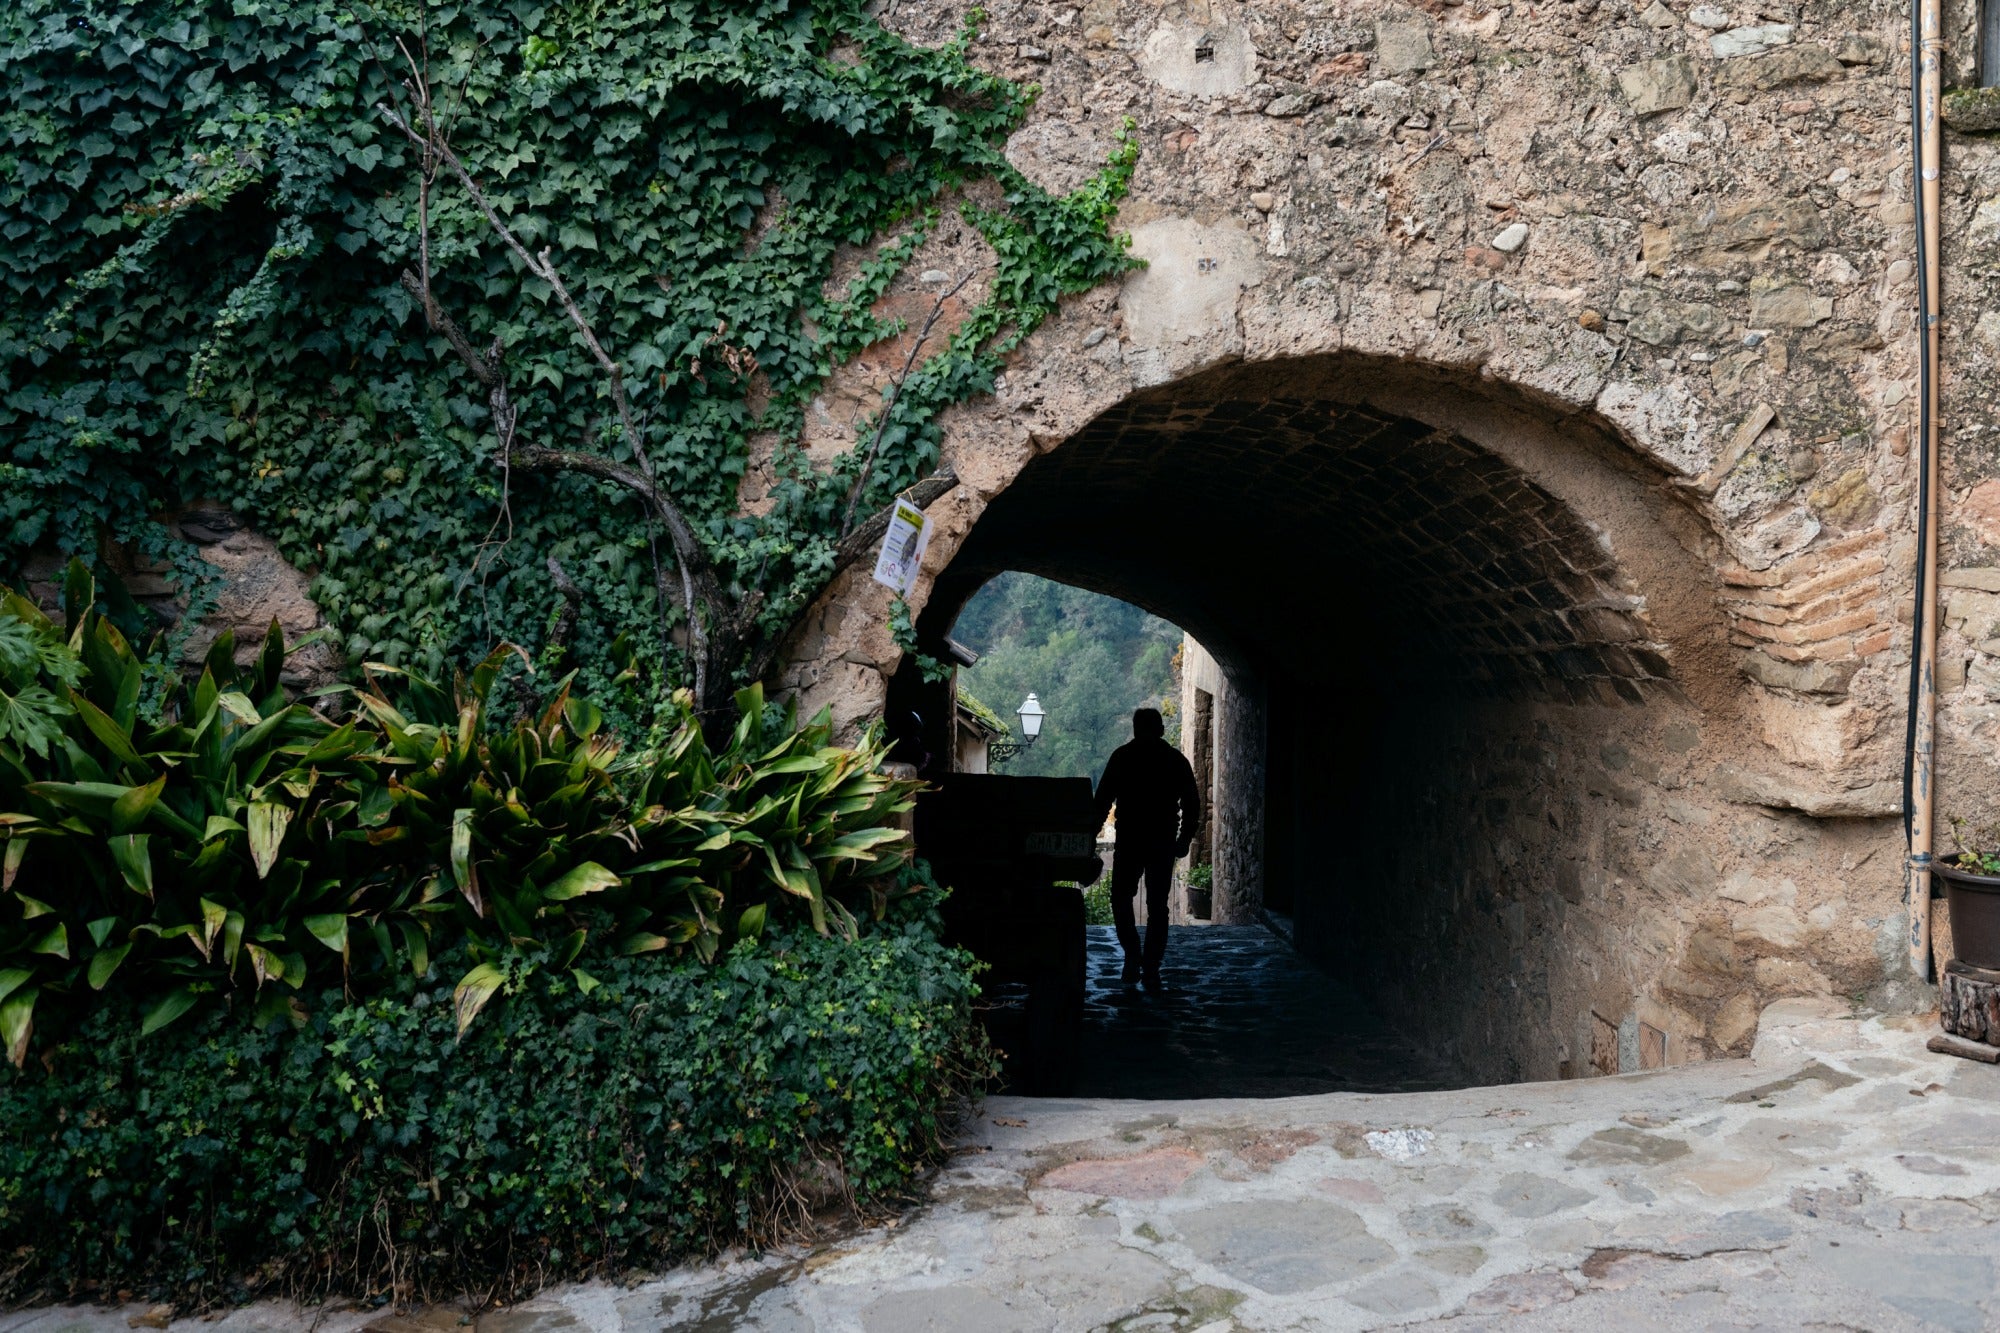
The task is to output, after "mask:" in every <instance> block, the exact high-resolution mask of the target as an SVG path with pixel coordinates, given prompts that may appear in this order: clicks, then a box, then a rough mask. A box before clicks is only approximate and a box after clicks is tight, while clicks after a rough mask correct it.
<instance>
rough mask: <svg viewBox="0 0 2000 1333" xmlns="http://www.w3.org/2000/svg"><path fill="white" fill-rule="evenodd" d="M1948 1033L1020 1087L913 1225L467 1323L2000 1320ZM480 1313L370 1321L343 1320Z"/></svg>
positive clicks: (866, 1330)
mask: <svg viewBox="0 0 2000 1333" xmlns="http://www.w3.org/2000/svg"><path fill="white" fill-rule="evenodd" d="M1927 1035H1928V1032H1927V1030H1926V1029H1925V1028H1924V1027H1923V1026H1922V1025H1919V1024H1917V1023H1915V1022H1913V1021H1909V1020H1887V1021H1885V1020H1882V1019H1867V1020H1862V1019H1855V1018H1851V1017H1847V1016H1845V1015H1844V1014H1838V1013H1834V1012H1832V1010H1831V1008H1830V1006H1828V1005H1827V1004H1826V1002H1815V1001H1786V1002H1781V1003H1780V1004H1778V1005H1774V1006H1773V1007H1772V1008H1771V1009H1769V1010H1767V1011H1766V1013H1765V1015H1764V1021H1763V1025H1762V1027H1761V1029H1760V1032H1759V1036H1758V1040H1757V1046H1756V1051H1755V1054H1754V1055H1753V1056H1752V1058H1751V1059H1748V1060H1737V1061H1728V1062H1718V1063H1714V1064H1707V1065H1694V1066H1687V1067H1683V1068H1679V1069H1671V1070H1663V1071H1656V1072H1653V1073H1647V1074H1637V1075H1628V1076H1625V1077H1621V1078H1605V1079H1591V1080H1585V1081H1579V1082H1570V1083H1549V1084H1523V1085H1515V1086H1510V1087H1497V1088H1470V1089H1463V1090H1458V1091H1438V1092H1420V1093H1405V1094H1351V1093H1338V1094H1331V1095H1324V1096H1313V1097H1295V1098H1282V1099H1274V1100H1264V1101H1253V1100H1212V1101H1194V1102H1188V1101H1178V1102H1146V1101H1116V1100H1108V1099H1069V1100H1064V1101H1049V1100H1035V1099H1028V1098H1001V1099H993V1100H989V1101H988V1102H986V1103H985V1105H984V1106H982V1107H981V1108H980V1111H979V1115H978V1117H977V1119H976V1120H975V1121H973V1122H972V1123H971V1124H969V1125H968V1126H966V1129H965V1133H964V1137H963V1141H962V1143H961V1146H960V1148H959V1150H958V1152H957V1153H956V1155H955V1156H954V1157H953V1158H952V1159H951V1160H950V1161H949V1162H948V1163H947V1164H946V1166H945V1167H944V1169H943V1170H942V1171H941V1172H940V1173H939V1174H938V1176H937V1178H936V1179H935V1181H934V1182H933V1185H932V1187H931V1191H930V1199H929V1202H928V1203H927V1204H926V1205H925V1206H924V1207H923V1208H921V1209H920V1210H918V1211H917V1212H916V1213H914V1214H912V1215H910V1216H908V1217H906V1218H904V1219H902V1220H901V1222H900V1223H899V1224H898V1225H896V1226H894V1227H884V1228H880V1229H876V1230H872V1231H867V1232H863V1233H860V1234H855V1235H851V1236H847V1237H845V1238H842V1239H839V1240H836V1241H833V1242H830V1243H827V1244H824V1245H821V1246H819V1247H816V1248H812V1249H805V1248H801V1249H796V1250H788V1251H784V1252H781V1253H774V1254H769V1255H764V1256H761V1257H754V1258H737V1259H734V1260H733V1261H727V1262H722V1263H718V1264H711V1265H700V1266H689V1267H687V1268H684V1269H680V1270H677V1271H675V1272H673V1273H670V1274H667V1275H665V1276H663V1277H660V1278H658V1279H655V1280H651V1281H646V1282H642V1283H638V1284H636V1285H632V1286H629V1287H620V1286H614V1285H610V1284H606V1283H587V1284H582V1285H577V1286H570V1287H563V1288H558V1289H552V1290H550V1291H548V1292H546V1293H544V1294H543V1295H542V1296H541V1297H539V1298H538V1299H536V1300H533V1301H530V1302H527V1303H524V1304H522V1305H519V1306H516V1307H513V1308H512V1309H508V1310H503V1311H497V1312H489V1313H486V1314H483V1315H481V1316H479V1317H478V1318H477V1319H476V1320H475V1319H470V1318H469V1317H468V1322H467V1326H468V1327H469V1328H470V1329H471V1331H472V1333H651V1330H661V1329H676V1330H689V1331H690V1333H730V1331H733V1330H739V1329H742V1330H751V1329H754V1330H767V1331H771V1333H918V1331H920V1330H982V1331H984V1330H995V1331H1000V1333H1004V1331H1006V1330H1024V1331H1025V1330H1037V1331H1040V1330H1059V1331H1065V1333H1067V1331H1072V1330H1073V1331H1074V1333H1094V1331H1097V1330H1104V1331H1106V1333H1109V1331H1112V1330H1116V1331H1118V1333H1127V1331H1134V1330H1141V1329H1152V1330H1161V1331H1163V1333H1164V1331H1165V1330H1183V1331H1186V1333H1237V1331H1238V1330H1300V1331H1302V1333H1306V1331H1317V1330H1336V1329H1368V1328H1386V1327H1412V1328H1437V1329H1447V1330H1453V1331H1454V1333H1471V1331H1472V1330H1488V1329H1490V1330H1517V1329H1573V1330H1579V1331H1584V1333H1605V1330H1607V1329H1616V1330H1617V1333H1637V1331H1639V1330H1651V1329H1773V1330H1776V1329H1784V1330H1792V1329H1813V1328H1822V1329H1836V1328H1837V1329H1869V1330H1883V1331H1885V1333H1895V1331H1897V1330H1936V1329H1947V1330H1959V1331H1962V1333H1976V1331H1977V1330H1982V1329H1994V1328H2000V1294H1996V1290H2000V1069H1995V1068H1992V1067H1989V1066H1985V1065H1977V1064H1972V1063H1970V1062H1966V1061H1961V1060H1954V1059H1952V1058H1950V1057H1948V1056H1942V1055H1935V1054H1932V1053H1930V1052H1927V1051H1925V1050H1924V1047H1923V1043H1924V1039H1925V1037H1926V1036H1927ZM142 1313H144V1312H143V1311H140V1310H136V1309H135V1310H92V1309H63V1310H37V1311H27V1312H21V1313H17V1314H13V1315H6V1316H0V1333H28V1330H33V1331H34V1333H124V1330H125V1329H126V1319H127V1317H128V1316H129V1315H133V1314H142ZM313 1319H314V1315H313V1314H312V1312H304V1313H301V1312H295V1311H291V1310H288V1309H286V1308H284V1307H280V1306H276V1305H264V1306H257V1307H252V1308H251V1309H249V1310H245V1311H238V1312H236V1313H234V1314H231V1315H230V1316H228V1317H227V1318H226V1319H224V1320H222V1321H219V1324H218V1327H220V1328H222V1329H225V1330H228V1331H229V1333H237V1331H238V1330H241V1333H263V1331H264V1330H271V1333H278V1331H279V1330H283V1331H284V1333H304V1330H306V1329H307V1327H308V1326H309V1325H310V1324H311V1323H312V1322H313ZM458 1320H459V1316H457V1315H456V1312H453V1311H449V1310H443V1311H433V1312H429V1313H428V1315H427V1316H426V1317H423V1318H421V1319H381V1318H377V1319H375V1320H373V1321H372V1322H371V1321H370V1319H369V1317H368V1316H365V1315H359V1314H355V1313H352V1312H345V1313H335V1314H332V1315H330V1316H326V1317H324V1318H323V1319H322V1321H321V1322H320V1323H319V1325H318V1327H319V1328H320V1329H322V1330H325V1333H365V1330H367V1329H371V1328H372V1329H373V1330H375V1333H439V1330H441V1329H444V1328H445V1327H446V1326H447V1325H449V1326H450V1327H453V1328H456V1327H459V1326H460V1325H459V1322H458ZM184 1322H186V1323H188V1324H192V1323H193V1321H184ZM174 1328H175V1329H180V1328H182V1324H176V1325H174ZM188 1333H194V1331H193V1329H192V1328H189V1330H188Z"/></svg>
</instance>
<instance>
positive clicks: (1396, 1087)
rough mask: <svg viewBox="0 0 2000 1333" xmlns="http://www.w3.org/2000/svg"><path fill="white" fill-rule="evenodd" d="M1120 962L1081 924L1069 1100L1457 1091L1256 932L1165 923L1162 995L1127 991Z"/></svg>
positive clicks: (1356, 998) (1321, 975)
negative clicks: (1169, 927)
mask: <svg viewBox="0 0 2000 1333" xmlns="http://www.w3.org/2000/svg"><path fill="white" fill-rule="evenodd" d="M1119 963H1120V957H1119V952H1118V941H1117V939H1116V938H1115V937H1114V936H1113V934H1112V932H1111V928H1110V927H1109V926H1092V927H1090V961H1089V969H1090V998H1089V1002H1088V1003H1087V1004H1086V1005H1085V1006H1084V1014H1083V1037H1082V1049H1081V1058H1080V1060H1079V1061H1078V1075H1077V1083H1076V1095H1077V1096H1080V1097H1143V1098H1180V1097H1297V1096H1306V1095H1309V1094H1314V1093H1323V1092H1418V1091H1427V1090H1432V1089H1438V1088H1451V1087H1459V1086H1462V1085H1464V1083H1465V1082H1466V1080H1465V1079H1463V1078H1453V1077H1452V1076H1451V1072H1450V1070H1449V1069H1448V1068H1446V1067H1445V1065H1444V1064H1443V1063H1442V1062H1440V1061H1437V1060H1434V1059H1431V1058H1429V1057H1427V1056H1426V1055H1425V1054H1424V1053H1423V1052H1421V1051H1419V1050H1418V1049H1417V1048H1416V1047H1414V1046H1412V1045H1410V1044H1409V1043H1407V1042H1405V1041H1402V1040H1400V1039H1398V1038H1397V1036H1396V1035H1395V1034H1394V1033H1393V1032H1392V1031H1391V1030H1390V1029H1389V1027H1388V1026H1387V1025H1386V1024H1385V1023H1384V1022H1383V1021H1382V1019H1381V1016H1380V1015H1379V1014H1377V1013H1376V1012H1375V1010H1374V1009H1373V1008H1372V1007H1371V1006H1370V1005H1369V1004H1368V1002H1367V1000H1366V999H1365V998H1364V997H1363V996H1362V994H1361V993H1360V992H1359V991H1358V990H1356V989H1355V988H1354V987H1352V986H1350V985H1348V984H1346V983H1345V982H1343V981H1341V980H1339V979H1338V978H1336V977H1334V976H1332V975H1330V974H1329V973H1327V972H1324V971H1322V970H1320V969H1319V968H1317V967H1315V966H1313V965H1312V964H1311V963H1310V962H1308V961H1306V960H1305V959H1304V958H1302V957H1300V956H1299V954H1298V953H1296V952H1295V951H1294V950H1292V949H1291V948H1290V947H1289V946H1287V945H1286V944H1285V943H1284V942H1283V941H1282V940H1279V939H1277V938H1275V937H1274V936H1273V935H1272V934H1271V933H1270V932H1269V931H1267V930H1265V929H1264V928H1263V927H1262V926H1176V927H1175V928H1174V930H1173V933H1172V935H1171V937H1170V940H1169V943H1168V945H1167V961H1166V966H1165V967H1164V968H1163V969H1161V971H1162V975H1163V977H1164V978H1165V980H1166V983H1167V986H1168V990H1167V993H1166V994H1165V995H1160V996H1154V995H1148V994H1146V993H1145V992H1144V991H1141V990H1138V989H1136V988H1133V989H1129V990H1128V989H1127V988H1126V987H1125V986H1123V985H1121V984H1120V983H1119V980H1118V972H1119Z"/></svg>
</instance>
